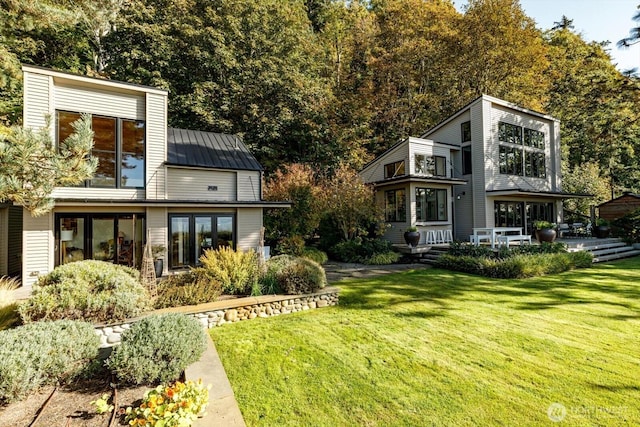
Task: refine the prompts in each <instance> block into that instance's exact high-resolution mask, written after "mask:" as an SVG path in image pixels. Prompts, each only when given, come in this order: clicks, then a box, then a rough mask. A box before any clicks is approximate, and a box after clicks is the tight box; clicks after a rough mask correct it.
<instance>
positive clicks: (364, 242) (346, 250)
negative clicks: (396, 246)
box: [330, 237, 393, 263]
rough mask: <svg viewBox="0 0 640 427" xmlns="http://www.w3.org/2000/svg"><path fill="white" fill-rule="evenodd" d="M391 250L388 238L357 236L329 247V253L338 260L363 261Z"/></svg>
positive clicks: (391, 246)
mask: <svg viewBox="0 0 640 427" xmlns="http://www.w3.org/2000/svg"><path fill="white" fill-rule="evenodd" d="M392 251H393V245H392V244H391V242H389V241H388V240H384V239H372V238H359V237H358V238H355V239H353V240H348V241H346V242H340V243H338V244H337V245H335V246H334V247H332V248H331V250H330V253H331V256H332V257H333V258H335V259H336V260H338V261H342V262H361V263H364V262H366V260H368V259H370V258H371V257H373V256H374V255H377V254H384V253H388V252H392Z"/></svg>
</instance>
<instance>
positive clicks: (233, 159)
mask: <svg viewBox="0 0 640 427" xmlns="http://www.w3.org/2000/svg"><path fill="white" fill-rule="evenodd" d="M167 151H168V152H167V163H168V164H171V165H177V166H195V167H203V168H216V169H240V170H256V171H261V170H262V166H261V165H260V163H258V161H257V160H256V158H255V157H254V156H253V154H251V152H250V151H249V149H248V148H247V146H246V145H244V142H242V139H240V138H239V137H238V136H236V135H228V134H224V133H213V132H203V131H198V130H190V129H176V128H168V129H167Z"/></svg>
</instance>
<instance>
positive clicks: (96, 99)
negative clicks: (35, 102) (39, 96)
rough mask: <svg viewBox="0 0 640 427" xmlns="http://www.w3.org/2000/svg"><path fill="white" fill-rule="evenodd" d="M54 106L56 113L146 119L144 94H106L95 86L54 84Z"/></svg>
mask: <svg viewBox="0 0 640 427" xmlns="http://www.w3.org/2000/svg"><path fill="white" fill-rule="evenodd" d="M55 82H56V85H55V94H54V102H55V109H56V110H64V111H72V112H77V113H91V114H97V115H101V116H109V117H119V118H123V119H138V120H144V118H145V102H144V101H145V97H144V93H143V92H138V91H136V92H134V91H118V90H116V89H113V88H110V89H109V90H105V89H102V88H99V87H96V85H89V84H86V85H79V84H77V83H75V84H74V83H71V82H65V81H60V80H59V79H56V80H55Z"/></svg>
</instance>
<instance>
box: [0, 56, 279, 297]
mask: <svg viewBox="0 0 640 427" xmlns="http://www.w3.org/2000/svg"><path fill="white" fill-rule="evenodd" d="M22 69H23V73H24V126H25V127H30V128H41V127H43V126H45V123H46V122H45V121H46V117H47V116H48V117H50V118H51V123H52V125H53V126H52V127H51V135H52V137H53V138H54V141H55V142H56V143H57V144H63V143H64V140H65V139H66V137H67V136H69V134H70V133H71V132H72V128H71V124H72V123H73V122H74V121H75V120H77V119H78V118H79V117H80V113H89V114H91V115H92V125H93V131H94V133H95V136H94V147H93V150H92V153H91V155H92V156H94V157H97V158H98V162H99V163H98V169H97V172H96V174H95V176H94V177H93V178H92V179H91V180H88V181H86V182H85V183H84V184H82V185H80V186H77V187H65V188H56V189H55V191H54V193H53V197H54V199H55V208H54V209H53V211H52V212H50V213H49V214H46V215H43V216H40V217H32V216H31V215H30V214H29V213H27V212H24V213H22V212H20V210H21V208H17V207H15V206H12V207H5V208H3V209H0V233H2V236H3V239H2V241H3V242H4V241H6V239H5V238H4V237H5V236H11V232H9V234H7V225H6V224H9V223H11V220H12V218H13V222H14V224H15V222H16V219H15V218H17V215H21V216H22V221H21V224H20V225H21V227H20V229H21V235H22V239H21V244H22V248H21V250H20V251H17V252H15V253H16V254H22V257H21V258H22V259H21V273H22V282H23V286H31V285H32V284H33V283H34V282H35V281H36V279H37V277H38V276H40V275H43V274H46V273H48V272H50V271H51V270H52V269H53V268H54V267H56V266H57V265H60V264H65V263H67V262H71V261H74V260H80V259H99V260H106V261H110V262H114V263H121V264H126V265H130V266H139V265H140V261H141V257H142V252H143V247H144V244H145V242H146V241H147V240H149V241H150V242H151V243H152V244H153V245H160V246H162V247H163V252H164V254H163V255H164V260H165V262H164V272H165V273H166V272H167V271H168V270H175V269H181V268H186V267H188V266H191V265H195V264H197V263H198V259H199V257H200V255H201V254H202V252H203V251H204V250H205V249H208V248H215V247H219V246H231V247H234V248H238V249H245V250H246V249H249V248H254V249H256V248H257V247H258V246H259V244H260V243H261V242H260V235H261V233H260V232H261V228H262V218H263V209H264V208H265V207H283V206H287V204H286V203H277V202H266V201H264V200H263V199H262V167H261V166H260V164H259V163H258V162H257V161H256V159H255V157H254V156H253V155H252V154H251V153H250V152H249V150H248V149H247V147H246V146H245V145H244V143H243V142H242V140H240V138H238V137H236V136H234V135H224V134H217V133H209V132H201V131H195V130H185V129H172V128H168V127H167V95H168V93H167V91H165V90H161V89H157V88H153V87H148V86H141V85H134V84H128V83H124V82H118V81H112V80H104V79H98V78H91V77H86V76H79V75H74V74H69V73H64V72H59V71H54V70H51V69H45V68H40V67H35V66H27V65H24V66H23V68H22ZM0 208H1V207H0ZM9 228H10V230H9V231H15V230H13V226H12V227H9ZM15 244H16V243H14V245H15ZM0 246H4V248H3V249H0V256H3V252H2V251H5V254H6V253H7V251H10V250H11V249H10V248H8V247H7V246H6V245H4V244H3V245H0ZM15 262H16V261H15V259H14V258H13V257H12V256H9V257H8V259H7V258H4V259H3V260H2V261H0V268H4V271H7V272H11V266H12V265H14V270H15ZM12 263H13V264H12ZM3 265H4V267H2V266H3ZM1 273H3V271H2V270H0V274H1Z"/></svg>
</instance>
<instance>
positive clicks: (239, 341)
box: [211, 258, 640, 426]
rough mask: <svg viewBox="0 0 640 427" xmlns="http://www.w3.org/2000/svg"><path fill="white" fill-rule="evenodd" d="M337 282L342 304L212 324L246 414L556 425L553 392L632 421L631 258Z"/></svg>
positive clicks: (636, 279)
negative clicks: (508, 271)
mask: <svg viewBox="0 0 640 427" xmlns="http://www.w3.org/2000/svg"><path fill="white" fill-rule="evenodd" d="M340 287H341V289H342V291H341V297H340V306H338V307H332V308H323V309H319V310H311V311H307V312H301V313H296V314H292V315H285V316H279V317H274V318H268V319H260V320H257V321H256V320H254V321H249V322H240V323H236V324H233V325H228V326H223V327H220V328H215V329H212V330H211V335H212V337H213V339H214V341H215V343H216V346H217V348H218V351H219V353H220V357H221V359H222V361H223V363H224V366H225V369H226V371H227V374H228V376H229V379H230V381H231V384H232V386H233V389H234V392H235V395H236V398H237V400H238V403H239V405H240V409H241V410H242V413H243V416H244V417H245V421H246V423H247V425H249V426H253V425H269V426H271V425H278V426H280V425H296V426H298V425H309V426H320V425H324V426H336V425H340V426H352V425H379V426H388V425H406V426H426V425H446V426H460V425H468V426H475V425H505V426H527V425H536V426H537V425H554V423H552V422H551V420H550V419H549V416H548V414H547V412H548V408H549V406H550V405H551V404H552V403H560V404H562V405H563V407H564V408H565V409H566V416H565V417H564V420H563V422H562V423H560V424H559V425H575V426H583V425H606V426H611V425H639V424H640V404H638V402H640V258H634V259H631V260H626V261H622V262H617V263H611V264H602V265H596V266H594V267H593V268H591V269H586V270H578V271H572V272H568V273H564V274H560V275H556V276H549V277H542V278H534V279H526V280H491V279H486V278H479V277H475V276H469V275H465V274H462V273H452V272H449V271H444V270H435V269H434V270H421V271H411V272H406V273H399V274H394V275H388V276H382V277H379V278H377V279H373V280H371V279H368V280H353V281H349V282H341V283H340ZM214 386H215V385H214ZM560 409H561V408H560ZM552 415H554V416H561V415H562V411H561V410H559V409H558V407H555V410H554V411H552Z"/></svg>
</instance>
